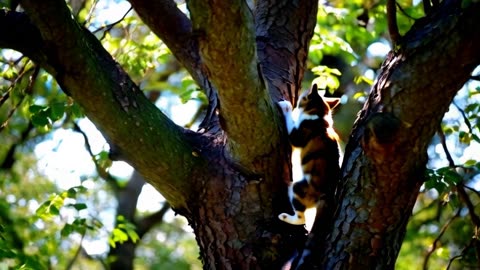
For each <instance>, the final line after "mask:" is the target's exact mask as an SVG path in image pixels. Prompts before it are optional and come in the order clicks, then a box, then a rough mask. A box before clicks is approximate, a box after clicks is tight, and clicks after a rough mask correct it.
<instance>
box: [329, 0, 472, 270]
mask: <svg viewBox="0 0 480 270" xmlns="http://www.w3.org/2000/svg"><path fill="white" fill-rule="evenodd" d="M479 12H480V4H478V3H475V4H470V5H469V6H468V7H466V8H465V9H463V10H462V9H461V8H460V4H459V1H444V2H443V3H442V6H440V7H439V9H438V11H437V12H435V13H432V14H431V15H430V16H429V17H428V18H426V20H422V22H419V23H417V25H414V26H413V27H412V30H411V31H410V32H408V33H407V34H406V35H405V37H404V39H403V40H402V42H403V43H402V44H399V45H400V46H399V49H398V51H396V52H391V53H390V54H389V56H388V59H387V60H386V61H385V63H384V65H383V67H382V70H381V73H380V76H379V78H378V80H377V82H376V84H375V85H374V86H373V88H372V92H371V94H370V96H369V99H368V102H367V103H366V104H365V107H364V109H363V110H362V113H361V114H360V116H359V119H357V121H356V123H355V126H354V131H353V133H352V136H351V138H350V141H349V144H348V145H347V149H346V155H345V160H344V164H343V168H342V177H343V182H342V183H341V187H340V189H339V192H338V196H339V198H338V199H339V201H340V202H341V203H340V205H339V206H338V208H337V213H336V215H335V220H334V227H333V228H332V233H331V234H330V236H329V239H327V244H328V245H329V247H327V250H326V251H325V253H324V254H326V256H327V257H326V261H325V267H326V268H327V269H330V268H348V265H350V267H352V266H355V267H358V268H362V269H391V268H393V267H394V263H395V259H396V257H397V255H398V251H399V249H400V244H401V242H402V241H403V237H404V234H405V226H406V224H407V221H408V217H409V216H410V214H411V211H412V207H413V205H414V203H415V200H416V197H417V194H418V190H419V187H420V186H421V184H422V183H423V181H424V171H425V166H426V162H427V155H426V149H427V146H428V144H429V142H430V140H431V138H432V136H433V135H434V133H435V131H436V129H437V127H438V125H439V123H440V121H441V119H442V117H443V114H444V113H445V111H446V110H447V109H448V106H449V104H450V103H451V101H452V99H453V97H454V96H455V94H456V92H457V91H458V89H459V88H460V87H461V86H462V85H463V84H464V83H465V82H466V81H467V80H468V79H469V77H470V75H471V72H472V71H473V69H474V68H475V67H476V66H477V65H478V64H480V51H479V50H478V47H479V46H480V34H479V32H478V31H477V28H478V25H479V24H480V18H479V17H478V14H479ZM452 70H454V71H455V72H452ZM366 258H368V259H366Z"/></svg>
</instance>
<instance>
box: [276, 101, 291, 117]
mask: <svg viewBox="0 0 480 270" xmlns="http://www.w3.org/2000/svg"><path fill="white" fill-rule="evenodd" d="M277 104H278V107H280V109H281V110H282V112H283V114H287V113H291V112H292V111H293V107H292V103H290V101H287V100H281V101H279V102H278V103H277Z"/></svg>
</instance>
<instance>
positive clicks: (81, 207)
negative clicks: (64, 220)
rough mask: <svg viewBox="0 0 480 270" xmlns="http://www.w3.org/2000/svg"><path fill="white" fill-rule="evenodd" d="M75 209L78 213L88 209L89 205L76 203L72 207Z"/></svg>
mask: <svg viewBox="0 0 480 270" xmlns="http://www.w3.org/2000/svg"><path fill="white" fill-rule="evenodd" d="M71 206H72V207H73V208H75V209H76V210H77V211H80V210H83V209H87V205H86V204H84V203H75V204H72V205H71Z"/></svg>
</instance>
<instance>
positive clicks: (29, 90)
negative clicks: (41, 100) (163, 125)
mask: <svg viewBox="0 0 480 270" xmlns="http://www.w3.org/2000/svg"><path fill="white" fill-rule="evenodd" d="M30 71H32V69H28V70H25V71H24V72H23V73H22V74H20V75H19V76H18V77H17V79H15V82H14V83H13V84H12V85H11V86H10V88H9V90H8V91H7V94H6V95H5V96H7V95H8V97H9V96H10V94H9V93H10V91H11V90H12V89H13V88H14V87H15V85H16V84H17V82H18V81H19V80H21V79H22V78H23V76H25V75H26V74H27V72H30ZM39 71H40V68H39V67H38V66H35V67H34V68H33V73H32V75H31V76H30V78H29V82H28V85H27V87H26V88H25V89H24V91H23V93H22V94H21V95H20V100H19V101H18V102H17V104H15V105H14V106H13V107H12V108H11V109H10V111H9V112H8V114H7V118H6V119H5V121H4V122H3V123H2V124H1V125H0V132H2V130H3V129H4V128H5V127H6V126H7V125H8V122H9V121H10V119H11V118H12V117H13V114H14V113H15V112H16V111H17V109H18V107H19V106H20V104H22V102H23V100H24V99H25V97H26V96H27V95H29V94H31V93H32V89H33V85H34V83H35V80H36V78H37V75H38V72H39ZM6 98H7V97H5V99H4V98H2V103H0V107H1V105H3V102H4V100H6Z"/></svg>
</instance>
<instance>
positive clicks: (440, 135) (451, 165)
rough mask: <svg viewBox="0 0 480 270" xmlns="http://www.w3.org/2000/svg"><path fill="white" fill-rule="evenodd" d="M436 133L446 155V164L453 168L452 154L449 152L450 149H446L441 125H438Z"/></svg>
mask: <svg viewBox="0 0 480 270" xmlns="http://www.w3.org/2000/svg"><path fill="white" fill-rule="evenodd" d="M437 134H438V137H440V142H441V144H442V147H443V151H444V152H445V155H446V156H447V160H448V166H449V167H451V168H453V169H454V168H455V162H454V161H453V158H452V155H451V154H450V151H449V150H448V147H447V141H446V138H445V133H443V130H442V127H441V126H439V127H438V129H437Z"/></svg>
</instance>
